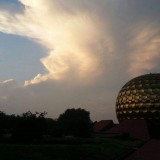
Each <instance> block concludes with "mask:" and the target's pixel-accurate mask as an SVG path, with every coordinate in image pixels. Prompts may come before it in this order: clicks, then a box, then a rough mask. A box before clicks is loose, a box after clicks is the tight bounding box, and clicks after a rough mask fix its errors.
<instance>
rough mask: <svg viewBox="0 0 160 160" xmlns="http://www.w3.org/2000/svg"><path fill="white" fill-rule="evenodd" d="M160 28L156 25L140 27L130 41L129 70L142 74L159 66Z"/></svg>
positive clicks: (135, 74)
mask: <svg viewBox="0 0 160 160" xmlns="http://www.w3.org/2000/svg"><path fill="white" fill-rule="evenodd" d="M159 33H160V30H159V27H157V26H154V25H151V24H149V25H147V24H145V26H143V27H139V28H138V29H137V30H136V32H135V35H134V39H133V40H132V41H131V43H130V48H131V54H130V55H129V60H130V67H129V72H130V73H131V74H132V75H134V76H137V75H140V74H143V73H144V72H146V71H147V72H150V71H152V70H153V69H154V68H156V67H157V63H156V62H157V60H158V59H159V58H160V34H159Z"/></svg>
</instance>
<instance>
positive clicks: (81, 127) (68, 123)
mask: <svg viewBox="0 0 160 160" xmlns="http://www.w3.org/2000/svg"><path fill="white" fill-rule="evenodd" d="M58 124H59V126H60V127H61V128H62V131H63V134H64V135H73V136H80V137H88V136H90V134H91V130H90V128H91V120H90V117H89V112H88V111H85V110H84V109H81V108H78V109H74V108H72V109H67V110H66V111H65V112H64V113H63V114H61V115H60V116H59V118H58Z"/></svg>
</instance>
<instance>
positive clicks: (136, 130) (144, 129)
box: [106, 120, 150, 141]
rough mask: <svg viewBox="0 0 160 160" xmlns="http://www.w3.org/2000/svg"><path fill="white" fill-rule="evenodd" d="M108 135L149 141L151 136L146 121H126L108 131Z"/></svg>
mask: <svg viewBox="0 0 160 160" xmlns="http://www.w3.org/2000/svg"><path fill="white" fill-rule="evenodd" d="M106 134H112V135H117V136H118V135H120V136H123V135H124V136H128V137H130V138H135V139H141V140H144V141H146V140H149V139H150V135H149V131H148V126H147V123H146V121H145V120H124V121H123V122H121V123H120V124H119V125H116V126H115V127H113V128H111V129H109V130H107V131H106Z"/></svg>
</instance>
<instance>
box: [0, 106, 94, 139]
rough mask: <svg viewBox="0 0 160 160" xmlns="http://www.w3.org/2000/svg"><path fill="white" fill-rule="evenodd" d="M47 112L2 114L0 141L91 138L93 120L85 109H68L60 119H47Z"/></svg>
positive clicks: (0, 117)
mask: <svg viewBox="0 0 160 160" xmlns="http://www.w3.org/2000/svg"><path fill="white" fill-rule="evenodd" d="M46 115H47V113H46V112H41V113H38V112H35V113H32V112H31V111H28V112H26V113H23V114H21V115H7V114H5V113H4V112H0V141H1V142H4V141H7V140H9V141H13V142H41V141H43V140H44V139H45V137H65V136H74V137H89V136H90V135H91V124H92V122H91V120H90V115H89V112H88V111H85V110H84V109H81V108H78V109H74V108H72V109H67V110H66V111H65V112H64V113H63V114H61V115H60V116H59V117H58V119H52V118H46Z"/></svg>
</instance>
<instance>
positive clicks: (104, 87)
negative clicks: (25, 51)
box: [0, 0, 160, 119]
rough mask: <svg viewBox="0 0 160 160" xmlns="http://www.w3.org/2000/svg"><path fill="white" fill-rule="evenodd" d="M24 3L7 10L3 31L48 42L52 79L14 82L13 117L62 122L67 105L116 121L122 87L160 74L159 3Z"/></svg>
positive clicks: (7, 98) (5, 96)
mask: <svg viewBox="0 0 160 160" xmlns="http://www.w3.org/2000/svg"><path fill="white" fill-rule="evenodd" d="M154 2H155V3H154ZM19 3H20V4H21V9H20V11H15V10H13V9H11V6H9V7H8V8H7V7H5V9H0V31H1V32H3V33H6V34H14V35H19V36H23V37H26V38H28V39H30V40H31V41H35V42H37V43H39V44H41V45H42V46H43V47H44V48H45V49H46V55H45V56H44V57H42V58H41V59H40V62H41V63H42V64H43V66H44V70H45V73H37V75H35V77H33V79H31V80H26V81H25V84H24V85H23V86H21V85H19V84H18V83H17V82H16V81H15V80H9V81H6V82H1V83H0V103H2V104H7V105H8V107H7V108H6V110H7V111H8V112H11V111H14V112H21V111H26V110H28V109H30V110H37V111H44V110H46V111H47V112H49V113H51V114H52V116H54V117H57V115H58V114H60V113H62V112H63V111H64V110H65V109H66V108H68V107H84V108H86V109H88V110H89V111H91V115H92V116H93V118H94V119H107V117H108V118H113V119H116V118H115V117H116V116H115V111H114V110H115V109H114V108H115V106H114V105H115V99H116V96H117V92H118V90H119V89H120V88H121V86H122V85H124V83H126V82H127V81H128V80H129V79H130V78H132V77H134V76H138V75H140V74H144V73H148V72H153V71H158V70H159V69H160V67H159V63H158V61H159V51H160V48H159V47H160V46H159V42H160V32H159V31H160V30H159V24H160V22H159V21H158V19H159V14H158V13H159V12H158V11H159V8H158V7H157V6H158V5H156V4H159V2H158V1H157V0H153V2H152V3H151V2H150V1H149V0H135V1H134V2H131V1H128V0H123V1H118V0H113V1H110V0H100V1H97V0H81V1H75V0H67V1H66V0H58V1H57V0H34V1H32V0H19ZM141 9H142V12H140V11H141ZM5 85H6V86H7V87H4V86H5ZM2 88H4V89H2ZM5 88H10V89H9V90H7V89H5ZM1 89H2V90H1Z"/></svg>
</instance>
